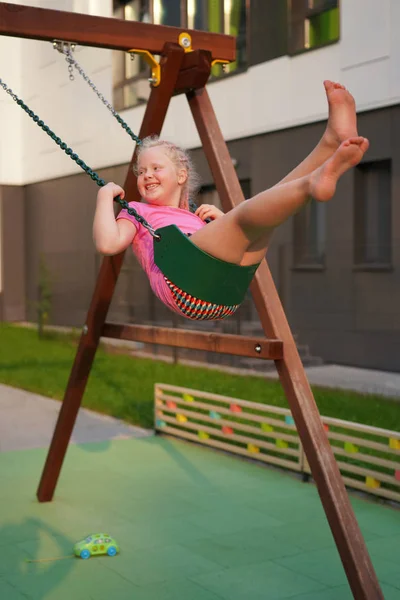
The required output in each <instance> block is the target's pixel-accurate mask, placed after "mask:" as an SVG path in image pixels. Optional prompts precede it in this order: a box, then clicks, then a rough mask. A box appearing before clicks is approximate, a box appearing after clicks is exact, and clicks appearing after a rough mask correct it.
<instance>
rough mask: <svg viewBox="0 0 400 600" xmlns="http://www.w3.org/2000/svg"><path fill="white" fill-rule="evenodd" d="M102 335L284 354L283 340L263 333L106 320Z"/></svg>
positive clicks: (217, 349) (267, 356)
mask: <svg viewBox="0 0 400 600" xmlns="http://www.w3.org/2000/svg"><path fill="white" fill-rule="evenodd" d="M101 335H102V336H103V337H109V338H117V339H119V340H130V341H136V342H144V343H147V344H160V345H161V346H173V347H176V348H188V349H190V350H208V351H209V352H219V353H221V354H232V355H234V356H250V357H252V358H263V359H270V360H278V359H281V358H282V357H283V346H282V342H281V341H280V340H270V339H266V338H264V337H261V338H255V337H244V336H241V335H231V334H218V333H210V332H204V331H191V330H188V329H173V328H170V327H151V326H147V325H125V324H120V323H105V325H104V327H103V331H102V332H101Z"/></svg>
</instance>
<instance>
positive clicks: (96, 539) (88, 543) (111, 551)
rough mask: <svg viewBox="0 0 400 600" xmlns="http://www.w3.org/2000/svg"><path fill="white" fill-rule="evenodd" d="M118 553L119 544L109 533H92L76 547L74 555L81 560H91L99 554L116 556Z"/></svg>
mask: <svg viewBox="0 0 400 600" xmlns="http://www.w3.org/2000/svg"><path fill="white" fill-rule="evenodd" d="M118 552H119V546H118V544H117V542H116V541H115V540H114V538H112V537H110V536H109V535H108V534H107V533H92V534H90V535H88V536H87V537H86V538H85V539H84V540H81V541H80V542H77V543H76V544H75V546H74V554H75V555H76V556H80V557H81V558H90V557H91V556H92V555H93V556H96V555H99V554H108V556H115V555H116V554H117V553H118Z"/></svg>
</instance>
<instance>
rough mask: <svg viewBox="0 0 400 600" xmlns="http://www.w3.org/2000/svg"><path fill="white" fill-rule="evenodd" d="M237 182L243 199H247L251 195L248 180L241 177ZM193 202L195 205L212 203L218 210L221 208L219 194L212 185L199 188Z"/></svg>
mask: <svg viewBox="0 0 400 600" xmlns="http://www.w3.org/2000/svg"><path fill="white" fill-rule="evenodd" d="M239 183H240V187H241V188H242V192H243V195H244V197H245V199H246V200H247V199H248V198H250V197H251V185H250V180H249V179H243V180H241V181H239ZM195 202H196V204H197V206H200V205H201V204H213V205H214V206H216V207H217V208H219V209H220V210H223V209H222V204H221V200H220V198H219V194H218V192H217V190H216V187H215V186H214V185H207V186H203V187H202V188H201V190H200V192H199V194H198V196H197V198H195Z"/></svg>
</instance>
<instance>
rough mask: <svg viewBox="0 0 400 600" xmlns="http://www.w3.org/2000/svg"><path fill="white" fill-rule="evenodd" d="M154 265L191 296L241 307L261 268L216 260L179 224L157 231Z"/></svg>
mask: <svg viewBox="0 0 400 600" xmlns="http://www.w3.org/2000/svg"><path fill="white" fill-rule="evenodd" d="M156 234H157V235H158V236H159V239H157V238H154V242H153V245H154V262H155V264H156V265H157V267H158V268H159V269H160V270H161V271H162V273H163V274H164V275H165V276H166V277H168V279H169V280H170V281H171V282H172V283H173V284H174V285H176V286H177V287H179V288H181V289H182V290H183V291H185V292H187V293H188V294H190V295H192V296H195V297H196V298H199V299H200V300H204V301H206V302H212V303H213V304H223V305H226V306H232V305H234V304H241V303H242V302H243V300H244V298H245V295H246V292H247V290H248V288H249V285H250V283H251V281H252V279H253V277H254V274H255V272H256V270H257V268H258V266H259V264H256V265H249V266H240V265H235V264H233V263H228V262H225V261H223V260H220V259H219V258H215V257H214V256H211V254H208V253H207V252H204V251H203V250H201V249H200V248H198V246H196V245H195V244H194V243H193V242H192V241H191V239H190V238H189V237H187V236H186V235H185V234H184V233H182V231H181V230H180V229H179V228H178V227H177V226H176V225H168V226H166V227H161V228H160V229H157V230H156Z"/></svg>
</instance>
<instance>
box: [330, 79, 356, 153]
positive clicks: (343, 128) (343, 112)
mask: <svg viewBox="0 0 400 600" xmlns="http://www.w3.org/2000/svg"><path fill="white" fill-rule="evenodd" d="M324 87H325V91H326V97H327V100H328V106H329V118H328V124H327V127H326V131H325V133H324V140H325V142H326V143H327V144H328V145H329V146H330V147H332V148H335V149H336V148H337V147H338V146H339V145H340V144H341V143H342V142H344V141H345V140H348V139H350V138H353V137H357V136H358V133H357V114H356V103H355V101H354V98H353V96H352V95H351V94H350V92H349V91H348V90H346V88H345V87H344V86H343V85H341V84H340V83H335V82H333V81H329V80H326V81H324Z"/></svg>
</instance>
